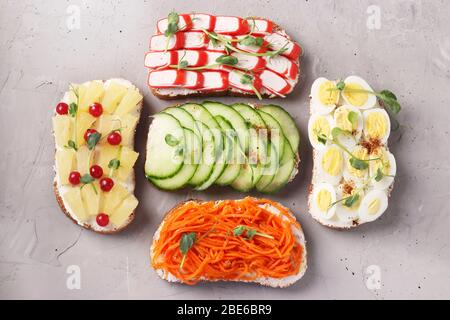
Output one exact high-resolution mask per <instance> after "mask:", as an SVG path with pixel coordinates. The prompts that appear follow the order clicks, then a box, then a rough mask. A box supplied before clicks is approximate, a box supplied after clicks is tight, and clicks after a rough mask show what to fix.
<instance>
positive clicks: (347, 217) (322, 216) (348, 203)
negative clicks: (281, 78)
mask: <svg viewBox="0 0 450 320" xmlns="http://www.w3.org/2000/svg"><path fill="white" fill-rule="evenodd" d="M310 98H311V102H310V103H311V104H310V112H311V118H310V119H309V123H308V135H309V140H310V142H311V144H312V146H313V158H314V169H313V176H312V182H311V188H310V195H309V211H310V213H311V215H312V216H313V217H314V219H316V220H317V221H319V222H320V223H322V224H323V225H326V226H328V227H333V228H341V229H345V228H351V227H355V226H358V225H360V224H362V223H366V222H371V221H374V220H375V219H377V218H379V217H380V216H381V215H382V214H383V213H384V212H385V210H386V209H387V207H388V196H389V195H390V192H391V190H392V187H393V182H394V177H395V174H396V169H397V167H396V162H395V158H394V156H393V155H392V153H390V152H389V149H388V144H387V142H388V137H389V135H390V132H391V128H392V129H393V130H395V129H396V128H397V127H398V123H397V121H396V120H395V117H394V116H395V115H396V114H397V113H398V112H399V111H400V105H399V103H398V101H397V97H396V96H395V95H394V94H393V93H392V92H390V91H389V90H383V91H380V92H375V91H373V89H372V88H371V87H370V86H369V84H368V83H367V82H366V81H365V80H363V79H361V78H360V77H357V76H350V77H348V78H346V79H345V80H339V81H330V80H328V79H325V78H318V79H317V80H316V81H315V82H314V83H313V85H312V89H311V96H310Z"/></svg>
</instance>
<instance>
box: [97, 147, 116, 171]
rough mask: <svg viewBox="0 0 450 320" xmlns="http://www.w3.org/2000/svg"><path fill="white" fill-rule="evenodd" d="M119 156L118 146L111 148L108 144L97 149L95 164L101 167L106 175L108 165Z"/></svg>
mask: <svg viewBox="0 0 450 320" xmlns="http://www.w3.org/2000/svg"><path fill="white" fill-rule="evenodd" d="M118 155H119V146H112V145H110V144H104V145H102V146H101V147H100V148H98V153H96V159H95V162H96V163H97V164H98V165H99V166H100V167H102V169H103V172H104V173H105V174H108V172H109V168H108V164H109V162H110V161H111V160H112V159H116V158H117V157H118Z"/></svg>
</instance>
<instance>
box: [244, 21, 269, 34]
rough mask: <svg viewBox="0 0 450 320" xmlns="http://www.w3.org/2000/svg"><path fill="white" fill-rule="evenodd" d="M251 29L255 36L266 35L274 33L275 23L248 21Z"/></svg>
mask: <svg viewBox="0 0 450 320" xmlns="http://www.w3.org/2000/svg"><path fill="white" fill-rule="evenodd" d="M247 23H248V26H249V29H250V30H252V31H253V32H252V34H254V35H265V34H268V33H272V32H273V22H272V21H270V20H266V19H247Z"/></svg>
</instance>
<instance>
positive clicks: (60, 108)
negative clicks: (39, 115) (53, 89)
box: [56, 102, 69, 115]
mask: <svg viewBox="0 0 450 320" xmlns="http://www.w3.org/2000/svg"><path fill="white" fill-rule="evenodd" d="M56 113H57V114H60V115H64V114H67V113H69V106H68V105H67V103H64V102H60V103H58V104H57V106H56Z"/></svg>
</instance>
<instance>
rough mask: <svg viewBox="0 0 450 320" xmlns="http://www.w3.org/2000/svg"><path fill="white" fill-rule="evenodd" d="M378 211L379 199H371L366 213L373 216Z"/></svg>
mask: <svg viewBox="0 0 450 320" xmlns="http://www.w3.org/2000/svg"><path fill="white" fill-rule="evenodd" d="M379 210H380V199H378V198H377V199H373V200H372V201H371V202H370V203H369V205H368V206H367V213H369V214H371V215H373V214H376V213H377V212H378V211H379Z"/></svg>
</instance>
